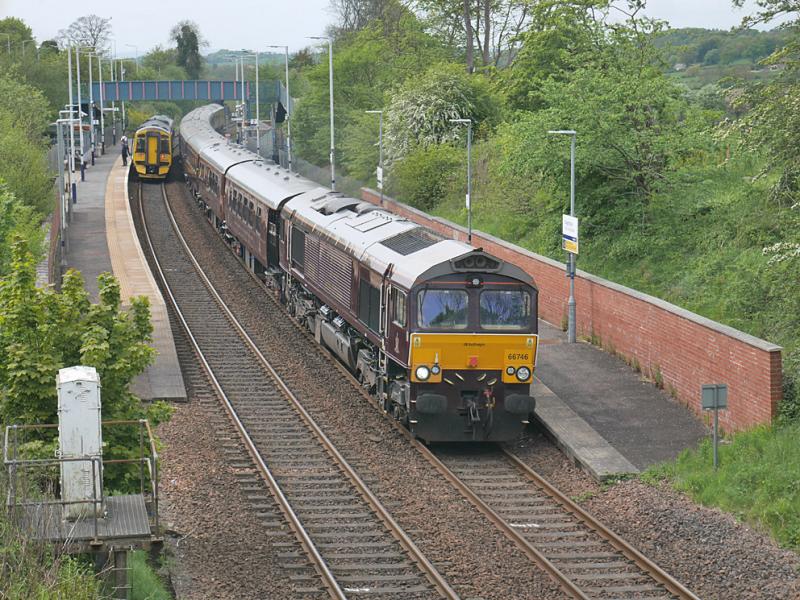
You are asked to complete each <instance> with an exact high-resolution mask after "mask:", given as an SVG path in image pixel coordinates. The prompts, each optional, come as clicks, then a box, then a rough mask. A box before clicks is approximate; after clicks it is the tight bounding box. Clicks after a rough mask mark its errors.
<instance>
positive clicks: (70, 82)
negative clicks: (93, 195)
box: [67, 44, 75, 173]
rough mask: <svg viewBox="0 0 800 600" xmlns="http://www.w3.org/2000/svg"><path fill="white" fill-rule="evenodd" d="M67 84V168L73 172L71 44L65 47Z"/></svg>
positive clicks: (73, 111) (73, 106)
mask: <svg viewBox="0 0 800 600" xmlns="http://www.w3.org/2000/svg"><path fill="white" fill-rule="evenodd" d="M67 73H68V75H67V80H68V83H67V85H68V86H69V170H70V173H74V172H75V123H74V122H73V115H74V114H75V105H74V104H73V103H72V44H70V45H69V47H68V48H67Z"/></svg>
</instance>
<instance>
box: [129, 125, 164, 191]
mask: <svg viewBox="0 0 800 600" xmlns="http://www.w3.org/2000/svg"><path fill="white" fill-rule="evenodd" d="M173 136H174V131H173V127H172V119H170V118H169V117H167V116H164V115H155V116H154V117H151V118H150V119H148V120H147V121H145V122H144V123H142V125H141V126H140V127H139V129H137V130H136V133H135V134H134V135H133V147H132V148H131V149H130V152H131V159H132V161H133V168H134V169H136V173H137V174H138V175H139V177H141V178H142V179H166V177H167V174H169V170H170V168H171V167H172V141H173Z"/></svg>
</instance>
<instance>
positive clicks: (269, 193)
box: [227, 160, 317, 210]
mask: <svg viewBox="0 0 800 600" xmlns="http://www.w3.org/2000/svg"><path fill="white" fill-rule="evenodd" d="M227 178H228V181H230V182H231V183H233V184H234V185H237V186H238V187H241V188H243V189H244V190H245V191H246V192H247V193H249V194H250V195H252V196H255V197H256V198H259V199H260V200H261V201H262V202H264V203H265V204H266V205H267V206H268V207H269V208H270V209H271V210H278V209H279V208H280V206H281V203H283V201H284V200H286V199H288V198H291V197H292V196H296V195H297V194H302V193H303V192H307V191H309V190H312V189H315V188H316V187H317V184H316V183H314V182H313V181H309V180H308V179H305V178H304V177H300V176H299V175H297V174H293V173H291V172H290V171H288V170H287V169H284V168H283V167H281V166H279V165H276V164H273V163H269V162H265V161H263V160H254V161H251V162H244V163H240V164H237V165H234V166H233V167H231V168H230V170H229V171H228V175H227Z"/></svg>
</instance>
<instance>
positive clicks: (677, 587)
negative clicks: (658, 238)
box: [501, 448, 700, 600]
mask: <svg viewBox="0 0 800 600" xmlns="http://www.w3.org/2000/svg"><path fill="white" fill-rule="evenodd" d="M501 451H502V452H503V454H504V455H505V457H506V458H508V460H510V461H511V463H512V464H513V465H514V466H516V467H517V468H518V469H519V470H520V471H521V472H522V473H523V474H524V475H525V477H527V478H528V479H529V480H530V481H532V482H533V483H534V484H535V485H537V486H538V487H539V488H541V489H542V491H544V492H545V493H546V494H547V495H548V496H550V497H551V498H553V500H555V501H556V502H558V503H559V504H561V505H562V506H563V507H564V508H565V509H566V510H567V511H568V512H569V513H571V514H572V515H573V516H575V517H577V518H578V519H579V520H581V521H583V523H584V524H585V525H586V526H587V527H589V528H590V529H592V530H593V531H594V532H595V533H597V534H598V535H599V536H600V537H602V538H603V539H605V540H606V541H607V542H608V543H610V544H611V545H612V546H613V547H614V548H616V549H617V550H618V551H619V552H621V553H622V554H624V555H625V556H626V557H627V558H628V559H629V560H631V561H632V562H633V563H634V564H636V566H637V567H639V568H640V569H641V570H642V571H644V572H645V573H647V574H648V575H649V576H650V577H652V578H653V579H654V580H655V581H657V582H658V583H660V584H661V585H663V586H664V587H665V588H666V590H667V591H668V592H670V593H671V594H674V595H675V596H677V597H678V598H680V599H681V600H700V598H698V597H697V596H696V595H695V594H693V593H692V592H691V591H690V590H689V589H688V588H686V587H685V586H684V585H683V584H682V583H680V582H679V581H678V580H677V579H675V578H674V577H672V576H671V575H670V574H669V573H667V572H666V571H664V570H663V569H662V568H661V567H659V566H658V565H657V564H655V563H654V562H653V561H651V560H650V559H649V558H647V557H646V556H645V555H644V554H642V553H641V552H639V551H638V550H637V549H636V548H634V547H633V546H632V545H631V544H629V543H628V542H626V541H625V540H624V539H622V538H621V537H620V536H618V535H617V534H616V533H614V532H613V531H611V529H609V528H608V527H607V526H606V525H605V524H603V523H602V522H600V521H598V520H597V519H596V518H594V517H593V516H592V515H591V514H589V513H588V512H586V511H585V510H584V509H583V508H581V506H580V505H579V504H577V503H576V502H574V501H573V500H572V499H571V498H569V496H567V495H565V494H564V493H563V492H561V491H560V490H559V489H558V488H556V487H554V486H553V485H552V484H551V483H549V482H548V481H547V480H546V479H544V478H543V477H542V476H541V475H539V474H538V473H537V472H536V471H534V470H533V469H532V468H531V467H529V466H528V465H527V464H525V463H524V462H523V461H522V460H521V459H520V458H519V457H518V456H517V455H516V454H514V453H513V452H510V451H509V450H507V449H506V448H501Z"/></svg>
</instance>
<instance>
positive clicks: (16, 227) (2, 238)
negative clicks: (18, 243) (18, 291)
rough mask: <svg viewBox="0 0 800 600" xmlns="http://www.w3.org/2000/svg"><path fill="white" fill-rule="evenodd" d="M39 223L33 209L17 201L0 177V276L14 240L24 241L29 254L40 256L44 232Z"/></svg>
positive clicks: (6, 265) (8, 263) (7, 265)
mask: <svg viewBox="0 0 800 600" xmlns="http://www.w3.org/2000/svg"><path fill="white" fill-rule="evenodd" d="M39 222H40V218H39V215H38V214H37V213H36V212H35V211H34V210H33V208H31V207H30V206H25V205H24V204H22V203H21V202H20V201H19V200H17V199H16V197H14V194H13V193H12V192H11V191H9V189H8V186H6V184H5V182H4V181H3V179H2V177H0V276H3V275H5V274H6V273H7V272H8V269H9V266H10V262H11V243H12V240H14V239H15V238H19V239H22V240H25V244H26V246H27V248H28V249H29V250H30V251H31V253H32V254H33V255H34V256H36V257H38V256H41V254H42V242H43V239H44V231H43V230H42V228H41V227H40V226H39Z"/></svg>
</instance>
